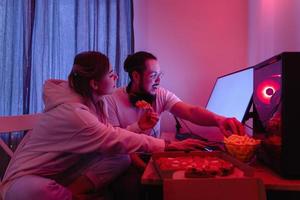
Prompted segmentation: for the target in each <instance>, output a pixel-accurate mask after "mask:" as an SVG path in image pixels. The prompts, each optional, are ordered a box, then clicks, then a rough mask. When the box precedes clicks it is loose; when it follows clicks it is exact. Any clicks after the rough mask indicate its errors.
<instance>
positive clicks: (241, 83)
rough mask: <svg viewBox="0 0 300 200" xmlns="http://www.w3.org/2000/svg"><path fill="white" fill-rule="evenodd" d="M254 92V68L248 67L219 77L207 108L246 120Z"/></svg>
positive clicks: (242, 120)
mask: <svg viewBox="0 0 300 200" xmlns="http://www.w3.org/2000/svg"><path fill="white" fill-rule="evenodd" d="M252 94H253V68H252V67H250V68H246V69H243V70H239V71H236V72H233V73H230V74H226V75H223V76H220V77H218V78H217V80H216V82H215V85H214V88H213V90H212V92H211V94H210V97H209V99H208V102H207V104H206V109H208V110H210V111H212V112H214V113H217V114H219V115H223V116H226V117H235V118H236V119H238V120H239V121H241V122H245V119H246V114H247V113H248V112H249V109H250V107H251V106H250V103H251V99H252Z"/></svg>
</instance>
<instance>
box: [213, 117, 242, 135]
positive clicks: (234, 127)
mask: <svg viewBox="0 0 300 200" xmlns="http://www.w3.org/2000/svg"><path fill="white" fill-rule="evenodd" d="M217 123H218V127H219V128H220V130H221V132H222V133H223V134H224V136H226V137H228V136H230V135H231V134H237V135H245V127H244V125H243V124H242V123H241V122H239V121H238V120H237V119H236V118H234V117H232V118H225V117H218V119H217Z"/></svg>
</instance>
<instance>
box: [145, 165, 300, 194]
mask: <svg viewBox="0 0 300 200" xmlns="http://www.w3.org/2000/svg"><path fill="white" fill-rule="evenodd" d="M251 166H252V167H253V168H254V177H255V178H259V179H261V180H262V181H263V183H264V185H265V188H266V189H269V190H282V191H300V180H288V179H284V178H282V177H280V176H279V175H278V174H276V173H275V172H273V171H272V170H271V169H269V168H268V167H266V166H264V165H263V164H261V163H255V164H253V165H251ZM142 184H144V185H162V180H161V179H160V177H159V175H158V174H157V171H156V169H155V168H154V165H153V161H152V160H150V161H149V163H148V165H147V167H146V169H145V171H144V174H143V176H142Z"/></svg>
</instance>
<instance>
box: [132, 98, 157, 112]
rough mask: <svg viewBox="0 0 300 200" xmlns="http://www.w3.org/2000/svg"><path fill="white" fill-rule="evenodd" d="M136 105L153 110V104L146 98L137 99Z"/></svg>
mask: <svg viewBox="0 0 300 200" xmlns="http://www.w3.org/2000/svg"><path fill="white" fill-rule="evenodd" d="M135 105H136V107H138V108H140V109H144V110H153V108H152V106H151V105H150V103H148V102H147V101H144V100H140V101H137V102H136V103H135Z"/></svg>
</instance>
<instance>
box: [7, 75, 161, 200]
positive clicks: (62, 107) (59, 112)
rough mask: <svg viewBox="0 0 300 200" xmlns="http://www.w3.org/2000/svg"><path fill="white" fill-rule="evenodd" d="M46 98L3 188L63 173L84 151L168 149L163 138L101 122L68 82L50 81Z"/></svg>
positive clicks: (19, 149) (115, 151)
mask: <svg viewBox="0 0 300 200" xmlns="http://www.w3.org/2000/svg"><path fill="white" fill-rule="evenodd" d="M43 99H44V102H45V110H44V113H43V114H42V116H41V119H40V121H39V123H37V125H36V126H35V127H34V129H33V130H32V131H31V132H29V133H28V134H27V135H26V136H25V138H24V139H23V140H22V142H21V143H20V145H19V146H18V148H17V150H16V152H15V153H14V155H13V158H12V159H11V161H10V163H9V165H8V167H7V170H6V172H5V175H4V178H3V184H2V187H3V188H2V190H6V189H7V188H8V187H9V185H10V184H9V183H10V182H11V181H12V180H14V179H16V178H19V177H22V176H24V175H40V176H46V177H47V176H52V175H56V174H58V173H61V172H62V171H64V170H65V169H67V168H69V167H70V166H71V165H73V164H74V163H75V162H76V161H78V159H79V158H80V154H85V153H91V152H100V153H103V154H117V153H124V154H125V153H131V152H134V151H145V152H153V151H163V149H164V146H165V143H164V141H163V140H161V139H156V138H153V137H149V136H147V135H144V134H136V133H132V132H129V131H127V130H125V129H120V128H114V127H112V126H111V125H105V124H103V123H101V122H100V121H99V120H98V117H97V116H96V114H94V113H97V112H96V111H95V110H94V108H89V107H87V106H86V105H84V104H83V103H82V99H81V97H80V96H79V95H77V94H76V93H74V92H73V91H72V90H71V89H70V88H69V86H68V82H66V81H63V80H48V81H46V83H45V85H44V92H43ZM4 187H5V188H4ZM2 192H4V191H2ZM2 195H4V194H2Z"/></svg>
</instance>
